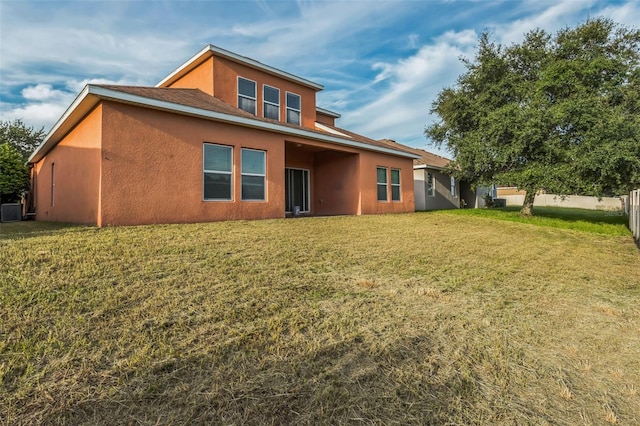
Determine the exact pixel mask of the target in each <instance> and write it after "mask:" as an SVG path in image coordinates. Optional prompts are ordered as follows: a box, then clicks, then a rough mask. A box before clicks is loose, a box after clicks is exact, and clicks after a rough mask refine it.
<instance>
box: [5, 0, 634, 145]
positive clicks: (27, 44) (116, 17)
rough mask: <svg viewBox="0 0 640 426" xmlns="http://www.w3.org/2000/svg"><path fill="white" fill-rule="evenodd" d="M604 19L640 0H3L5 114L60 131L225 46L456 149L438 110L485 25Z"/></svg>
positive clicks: (501, 34)
mask: <svg viewBox="0 0 640 426" xmlns="http://www.w3.org/2000/svg"><path fill="white" fill-rule="evenodd" d="M597 16H604V17H608V18H611V19H613V20H614V21H616V22H619V23H622V24H625V25H628V26H637V25H638V23H640V2H638V1H608V2H607V1H596V0H571V1H545V0H532V1H526V0H525V1H417V0H414V1H303V0H299V1H284V0H281V1H267V0H258V1H194V2H191V1H69V2H58V1H27V0H19V1H15V0H9V1H7V0H0V119H2V120H10V119H14V118H21V119H23V120H24V122H25V123H26V124H27V125H29V126H34V127H36V128H40V127H42V126H44V128H45V130H49V128H50V127H51V126H52V125H53V124H54V123H55V122H56V121H57V119H58V118H59V117H60V116H61V115H62V113H63V112H64V111H65V109H66V108H67V107H68V106H69V105H70V103H71V102H72V101H73V99H74V98H75V96H76V95H77V94H78V92H79V91H80V90H81V89H82V87H83V86H84V85H85V84H87V83H91V82H95V83H112V84H129V85H146V86H153V85H155V84H156V83H157V82H158V81H160V80H161V79H162V78H163V77H164V76H166V75H167V74H168V73H170V72H171V71H172V70H174V69H175V68H176V67H178V66H179V65H181V64H182V63H183V62H184V61H186V60H187V59H189V58H190V57H191V56H193V55H194V54H195V53H196V52H198V51H199V50H200V49H202V48H203V47H204V46H205V45H206V44H214V45H217V46H220V47H222V48H224V49H227V50H231V51H233V52H235V53H238V54H240V55H244V56H248V57H251V58H253V59H256V60H258V61H260V62H263V63H266V64H268V65H271V66H274V67H276V68H280V69H282V70H285V71H287V72H291V73H293V74H296V75H299V76H301V77H304V78H307V79H309V80H312V81H315V82H317V83H320V84H323V85H324V86H325V90H324V91H322V92H320V93H319V94H318V99H317V101H318V106H320V107H323V108H326V109H330V110H332V111H336V112H338V113H340V114H342V118H341V119H339V120H338V122H337V124H338V125H339V126H340V127H344V128H346V129H349V130H352V131H355V132H358V133H361V134H364V135H366V136H369V137H372V138H375V139H381V138H390V139H394V140H396V141H398V142H401V143H404V144H407V145H410V146H415V147H420V148H426V149H428V150H431V151H434V152H440V153H443V152H442V151H438V150H437V149H435V148H434V147H432V146H430V145H428V141H427V139H426V138H425V137H424V135H423V132H424V128H425V126H426V125H428V124H430V123H432V122H433V121H434V120H436V118H435V117H433V116H431V115H430V114H429V109H430V106H431V103H432V102H433V100H434V99H435V97H436V95H437V93H438V92H439V91H440V90H442V88H444V87H447V86H451V85H454V84H455V81H456V78H457V76H458V75H460V74H461V73H462V72H463V71H464V67H463V66H462V63H461V62H460V58H461V57H467V58H473V55H474V52H475V49H476V47H477V39H478V37H479V35H480V33H482V32H483V31H489V32H490V33H491V35H492V38H493V39H494V40H496V41H498V42H500V43H503V44H511V43H517V42H519V41H521V40H522V37H523V34H524V33H525V32H527V31H529V30H532V29H534V28H544V29H546V30H548V31H551V32H555V31H556V30H558V29H560V28H564V27H567V26H575V25H577V24H579V23H581V22H584V20H586V19H587V18H589V17H591V18H594V17H597ZM444 154H445V155H446V153H444Z"/></svg>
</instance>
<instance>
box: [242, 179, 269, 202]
mask: <svg viewBox="0 0 640 426" xmlns="http://www.w3.org/2000/svg"><path fill="white" fill-rule="evenodd" d="M242 199H243V200H264V177H262V176H242Z"/></svg>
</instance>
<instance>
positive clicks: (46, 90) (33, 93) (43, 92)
mask: <svg viewBox="0 0 640 426" xmlns="http://www.w3.org/2000/svg"><path fill="white" fill-rule="evenodd" d="M62 95H64V92H62V91H60V90H55V89H54V88H53V87H52V86H51V85H50V84H38V85H36V86H29V87H25V88H24V89H22V97H23V98H25V99H27V100H29V101H45V100H47V99H51V98H59V97H60V96H62Z"/></svg>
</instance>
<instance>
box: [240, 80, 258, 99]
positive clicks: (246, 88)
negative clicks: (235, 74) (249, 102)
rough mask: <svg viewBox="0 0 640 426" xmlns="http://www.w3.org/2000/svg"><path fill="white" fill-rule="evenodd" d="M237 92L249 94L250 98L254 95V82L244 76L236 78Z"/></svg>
mask: <svg viewBox="0 0 640 426" xmlns="http://www.w3.org/2000/svg"><path fill="white" fill-rule="evenodd" d="M238 94H239V95H244V96H249V97H250V98H254V99H255V97H256V82H255V81H251V80H247V79H245V78H242V77H240V78H238Z"/></svg>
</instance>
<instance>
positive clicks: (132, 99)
mask: <svg viewBox="0 0 640 426" xmlns="http://www.w3.org/2000/svg"><path fill="white" fill-rule="evenodd" d="M92 97H95V98H94V100H93V102H89V103H87V102H84V101H85V100H86V99H88V98H92ZM98 99H106V100H114V101H116V102H123V103H129V104H133V105H139V106H143V107H147V108H152V109H158V110H163V111H168V112H174V113H178V114H185V115H190V116H194V117H199V118H205V119H209V120H215V121H220V122H224V123H230V124H234V125H239V126H243V127H251V128H254V129H260V130H266V131H270V132H275V133H280V134H285V135H289V136H297V137H302V138H306V139H312V140H316V141H320V142H328V143H333V144H336V145H342V146H347V147H352V148H358V149H364V150H367V151H375V152H383V153H386V154H392V155H396V156H400V157H406V158H420V157H419V156H417V155H415V154H410V153H407V152H404V151H398V150H395V149H390V148H385V147H379V146H375V145H369V144H365V143H362V142H357V141H354V140H347V139H345V138H339V137H334V136H329V135H322V134H318V133H315V132H311V131H308V130H305V129H303V128H293V127H287V126H281V125H279V124H275V123H268V122H263V121H259V120H254V119H251V118H246V117H239V116H235V115H230V114H224V113H220V112H215V111H209V110H205V109H201V108H195V107H191V106H186V105H181V104H176V103H173V102H167V101H161V100H157V99H151V98H147V97H144V96H138V95H132V94H129V93H124V92H119V91H117V90H112V89H107V88H104V87H98V86H93V85H91V84H88V85H87V86H85V88H84V89H83V90H82V92H80V94H79V95H78V96H77V97H76V99H75V100H74V101H73V103H72V104H71V105H70V106H69V108H67V110H66V111H65V113H64V114H63V115H62V117H60V119H59V120H58V122H57V123H56V124H55V126H53V128H52V129H51V130H50V131H49V133H48V134H47V137H46V138H45V139H44V141H43V142H42V143H41V144H40V146H39V147H38V148H37V149H36V151H35V152H34V153H33V154H32V155H31V157H29V162H36V161H39V160H40V159H41V158H42V157H43V156H44V155H45V154H46V152H48V151H49V150H50V149H51V148H53V146H55V144H56V143H57V142H58V141H59V139H61V138H62V136H63V135H64V134H66V131H63V132H62V134H60V135H59V137H57V138H54V136H55V135H56V133H57V132H58V131H59V130H60V129H61V128H62V127H63V126H64V128H67V131H68V130H70V129H71V128H72V127H73V126H74V125H75V124H77V122H78V121H80V120H81V119H82V117H84V115H85V114H86V113H87V112H89V111H90V110H91V108H93V106H94V105H95V104H96V103H97V102H98ZM81 107H82V108H81ZM75 112H79V113H80V116H78V117H76V119H75V120H74V121H73V122H69V119H70V117H71V116H72V115H73V114H74V113H75Z"/></svg>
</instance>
